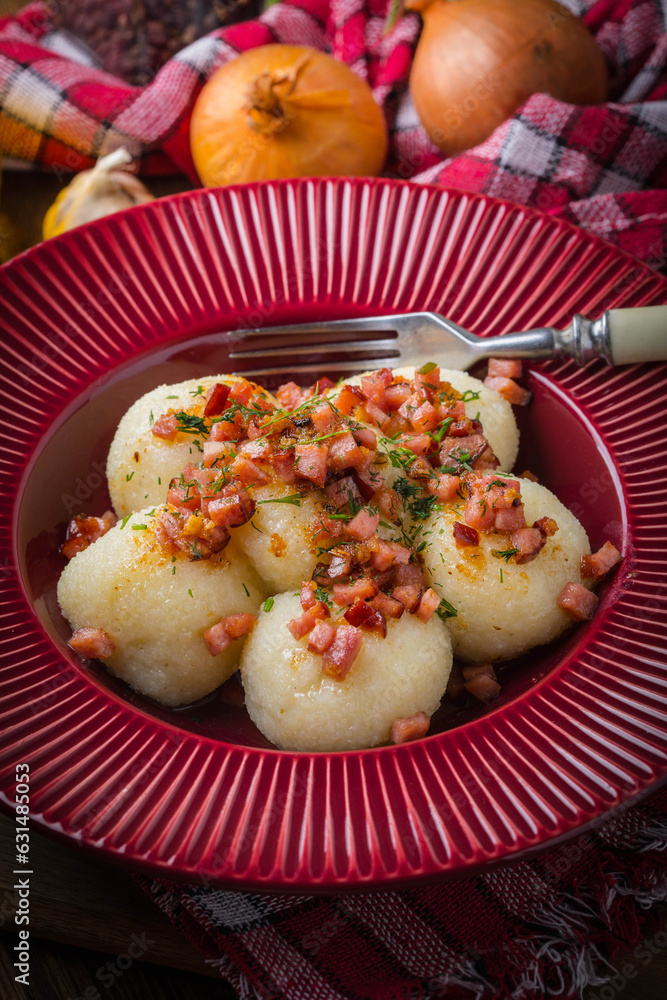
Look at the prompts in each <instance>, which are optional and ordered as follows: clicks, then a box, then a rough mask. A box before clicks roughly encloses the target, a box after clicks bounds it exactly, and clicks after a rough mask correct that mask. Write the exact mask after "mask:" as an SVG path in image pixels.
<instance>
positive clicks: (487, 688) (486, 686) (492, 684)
mask: <svg viewBox="0 0 667 1000" xmlns="http://www.w3.org/2000/svg"><path fill="white" fill-rule="evenodd" d="M462 676H463V686H464V688H465V689H466V691H468V693H469V694H471V695H472V696H473V697H474V698H477V700H478V701H483V702H485V703H487V702H489V701H493V699H494V698H497V697H498V695H499V694H500V692H501V687H500V684H499V683H498V681H497V679H496V672H495V670H494V669H493V666H492V665H491V664H490V663H476V664H473V665H472V666H469V667H464V668H463V670H462Z"/></svg>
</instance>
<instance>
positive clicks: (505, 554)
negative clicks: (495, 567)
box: [491, 549, 519, 562]
mask: <svg viewBox="0 0 667 1000" xmlns="http://www.w3.org/2000/svg"><path fill="white" fill-rule="evenodd" d="M518 551H519V550H518V549H491V555H492V556H495V557H496V559H504V560H505V562H509V561H510V559H511V558H512V556H515V555H516V554H517V552H518Z"/></svg>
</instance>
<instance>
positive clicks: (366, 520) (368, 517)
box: [345, 507, 380, 542]
mask: <svg viewBox="0 0 667 1000" xmlns="http://www.w3.org/2000/svg"><path fill="white" fill-rule="evenodd" d="M379 523H380V515H379V514H375V513H372V512H371V511H369V510H367V509H366V508H365V507H362V509H361V510H360V511H359V513H358V514H355V516H354V517H353V518H352V520H351V521H348V523H347V524H346V525H345V533H346V534H347V535H349V537H350V538H354V539H355V540H356V541H358V542H365V541H366V540H367V539H369V538H372V537H373V535H374V534H375V532H376V531H377V528H378V525H379Z"/></svg>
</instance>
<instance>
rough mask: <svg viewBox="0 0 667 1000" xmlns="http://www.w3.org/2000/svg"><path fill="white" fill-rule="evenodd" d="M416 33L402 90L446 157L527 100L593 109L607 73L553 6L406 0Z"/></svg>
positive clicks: (495, 0)
mask: <svg viewBox="0 0 667 1000" xmlns="http://www.w3.org/2000/svg"><path fill="white" fill-rule="evenodd" d="M406 6H407V7H408V8H410V9H412V10H419V11H420V13H421V15H422V18H423V21H424V29H423V32H422V35H421V38H420V40H419V44H418V46H417V52H416V54H415V58H414V62H413V65H412V71H411V74H410V90H411V93H412V99H413V101H414V104H415V107H416V109H417V114H418V115H419V118H420V120H421V122H422V125H423V126H424V128H425V129H426V131H427V132H428V134H429V136H430V138H431V139H432V141H433V142H434V143H435V145H436V146H438V147H439V148H440V150H442V152H443V153H444V154H445V155H446V156H454V155H456V154H457V153H461V152H463V151H464V150H466V149H471V148H472V147H473V146H478V145H479V144H480V143H481V142H484V140H485V139H488V137H489V136H490V135H491V133H492V132H493V131H494V130H495V129H496V128H498V126H499V125H501V124H502V123H503V122H504V121H505V120H506V119H507V118H509V117H510V116H511V115H512V114H514V112H515V111H516V109H517V108H518V107H520V105H521V104H523V103H524V101H526V100H527V99H528V98H529V97H530V96H531V95H532V94H535V93H547V94H551V96H552V97H555V98H556V99H557V100H560V101H564V102H566V103H568V104H601V103H604V101H605V100H606V98H607V91H608V74H607V66H606V63H605V60H604V56H603V55H602V52H601V51H600V49H599V48H598V46H597V43H596V42H595V39H594V38H593V36H592V35H591V34H590V32H589V31H588V28H587V27H586V25H585V24H584V23H583V21H581V20H580V19H579V18H577V17H575V16H574V15H573V14H571V13H570V12H569V11H568V10H566V9H565V8H564V7H562V6H561V5H560V4H559V3H556V2H554V0H520V2H519V0H454V2H451V0H430V2H429V0H408V2H407V4H406Z"/></svg>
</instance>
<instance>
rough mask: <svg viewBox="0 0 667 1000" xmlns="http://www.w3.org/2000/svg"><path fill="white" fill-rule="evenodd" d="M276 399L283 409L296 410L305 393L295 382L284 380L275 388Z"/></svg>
mask: <svg viewBox="0 0 667 1000" xmlns="http://www.w3.org/2000/svg"><path fill="white" fill-rule="evenodd" d="M276 399H277V400H278V402H279V403H280V405H281V406H282V407H284V409H286V410H296V408H297V406H301V404H302V403H303V401H304V399H305V394H304V392H303V391H302V390H301V389H300V388H299V386H298V385H297V384H296V382H286V383H285V385H280V386H278V388H277V389H276Z"/></svg>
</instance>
